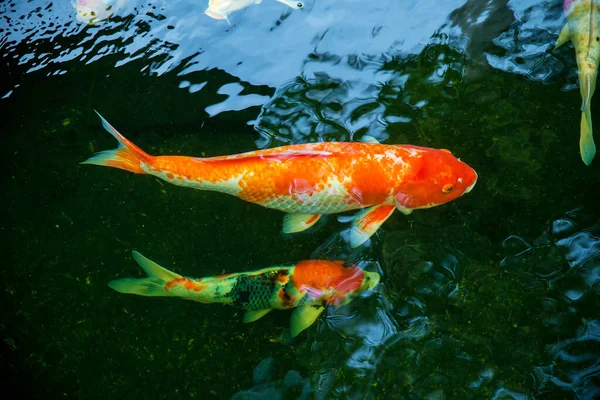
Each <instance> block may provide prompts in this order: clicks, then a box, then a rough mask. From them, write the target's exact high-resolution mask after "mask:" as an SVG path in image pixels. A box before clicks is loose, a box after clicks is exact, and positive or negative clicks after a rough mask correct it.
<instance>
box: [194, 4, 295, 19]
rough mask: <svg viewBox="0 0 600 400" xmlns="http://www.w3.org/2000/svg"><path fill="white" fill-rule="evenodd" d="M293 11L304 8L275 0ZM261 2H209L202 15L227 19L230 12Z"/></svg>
mask: <svg viewBox="0 0 600 400" xmlns="http://www.w3.org/2000/svg"><path fill="white" fill-rule="evenodd" d="M276 1H278V2H280V3H283V4H285V5H286V6H288V7H291V8H294V9H297V10H298V9H300V8H302V7H304V3H303V2H302V1H294V0H276ZM261 2H262V0H209V1H208V8H207V9H206V11H204V14H206V15H208V16H209V17H211V18H214V19H227V16H228V15H229V14H231V13H232V12H235V11H238V10H241V9H242V8H246V7H248V6H251V5H253V4H260V3H261Z"/></svg>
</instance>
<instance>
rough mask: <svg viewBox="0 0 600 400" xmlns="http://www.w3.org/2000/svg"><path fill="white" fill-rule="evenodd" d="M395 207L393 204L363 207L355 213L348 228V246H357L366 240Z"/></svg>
mask: <svg viewBox="0 0 600 400" xmlns="http://www.w3.org/2000/svg"><path fill="white" fill-rule="evenodd" d="M395 209H396V206H394V205H379V206H372V207H369V208H365V209H364V210H362V211H360V212H359V213H358V214H356V216H355V217H354V220H353V221H352V228H350V246H352V247H358V246H360V245H361V244H363V243H364V242H366V241H367V239H369V238H370V237H371V236H372V235H373V234H374V233H375V232H376V231H377V229H379V227H380V226H381V225H382V224H383V223H384V222H385V221H386V220H387V219H388V218H389V217H390V215H392V213H393V212H394V210H395Z"/></svg>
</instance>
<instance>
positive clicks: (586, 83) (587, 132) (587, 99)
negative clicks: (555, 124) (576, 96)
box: [579, 74, 596, 165]
mask: <svg viewBox="0 0 600 400" xmlns="http://www.w3.org/2000/svg"><path fill="white" fill-rule="evenodd" d="M582 78H583V79H582ZM592 79H593V82H592ZM579 83H580V85H581V97H582V104H581V131H580V136H579V151H580V152H581V159H582V160H583V162H584V163H585V165H590V164H591V163H592V160H593V159H594V156H595V155H596V145H595V144H594V131H593V129H592V113H591V112H590V106H591V99H592V95H593V94H594V86H595V85H596V78H595V75H594V77H593V78H592V76H591V75H590V74H582V75H580V82H579Z"/></svg>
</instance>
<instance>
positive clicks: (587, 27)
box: [554, 0, 600, 165]
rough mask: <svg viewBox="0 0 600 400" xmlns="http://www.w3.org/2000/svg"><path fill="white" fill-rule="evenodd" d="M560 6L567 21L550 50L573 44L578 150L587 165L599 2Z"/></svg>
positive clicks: (569, 0) (599, 42)
mask: <svg viewBox="0 0 600 400" xmlns="http://www.w3.org/2000/svg"><path fill="white" fill-rule="evenodd" d="M564 9H565V14H566V16H567V23H566V24H565V26H564V27H563V29H562V31H561V32H560V35H559V36H558V40H557V41H556V46H554V49H557V48H559V47H560V46H562V45H563V44H565V43H566V42H567V41H568V40H569V39H571V42H573V46H574V47H575V52H576V57H577V71H578V73H579V91H580V93H581V100H582V104H581V132H580V137H579V151H580V152H581V159H582V160H583V162H584V163H585V164H586V165H590V164H591V163H592V160H593V159H594V156H595V155H596V145H595V144H594V136H593V130H592V115H591V113H590V105H591V101H592V96H593V95H594V90H595V89H596V77H597V75H598V64H599V60H600V1H599V0H565V1H564Z"/></svg>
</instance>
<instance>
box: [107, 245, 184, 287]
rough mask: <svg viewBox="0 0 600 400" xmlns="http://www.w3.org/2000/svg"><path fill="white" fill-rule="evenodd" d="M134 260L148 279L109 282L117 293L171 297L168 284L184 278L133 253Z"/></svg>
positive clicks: (135, 252)
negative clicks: (166, 287)
mask: <svg viewBox="0 0 600 400" xmlns="http://www.w3.org/2000/svg"><path fill="white" fill-rule="evenodd" d="M133 258H134V260H135V261H136V262H137V263H138V264H139V265H140V267H142V268H143V269H144V271H146V273H147V274H148V277H147V278H141V279H133V278H125V279H118V280H115V281H110V282H108V286H109V287H110V288H112V289H114V290H116V291H117V292H121V293H130V294H138V295H140V296H171V295H172V294H170V293H169V292H167V291H166V290H165V285H166V284H167V282H171V281H173V280H174V279H181V278H183V277H182V276H181V275H179V274H176V273H175V272H171V271H169V270H168V269H165V268H163V267H161V266H160V265H158V264H157V263H155V262H154V261H151V260H149V259H147V258H146V257H144V256H143V255H141V254H140V253H138V252H137V251H135V250H134V251H133Z"/></svg>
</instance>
